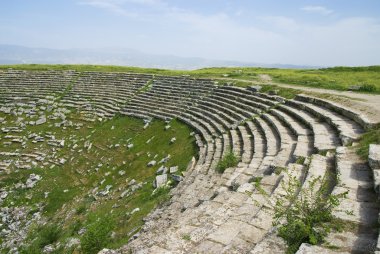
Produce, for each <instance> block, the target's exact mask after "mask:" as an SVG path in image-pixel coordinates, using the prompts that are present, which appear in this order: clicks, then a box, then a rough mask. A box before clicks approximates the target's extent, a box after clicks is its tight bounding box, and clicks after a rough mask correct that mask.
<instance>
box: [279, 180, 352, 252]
mask: <svg viewBox="0 0 380 254" xmlns="http://www.w3.org/2000/svg"><path fill="white" fill-rule="evenodd" d="M287 175H288V177H289V181H288V183H287V184H284V183H282V188H283V189H284V190H285V196H284V197H283V198H279V199H277V201H276V204H275V206H274V212H275V213H274V219H275V220H274V222H273V225H274V226H278V234H279V236H280V237H282V238H283V239H284V240H285V241H286V243H287V245H288V249H287V253H295V252H296V251H297V250H298V248H299V246H300V245H301V244H302V243H310V244H313V245H315V244H321V243H323V242H324V240H325V238H326V236H327V235H328V234H329V233H330V232H331V231H332V230H340V229H341V227H342V223H340V222H339V220H338V219H337V218H335V217H334V216H333V214H332V211H333V210H334V209H335V208H336V207H338V206H339V204H340V202H341V200H342V199H343V198H345V197H346V195H347V194H348V193H347V192H345V193H340V194H331V193H329V192H328V190H329V183H328V181H326V179H327V178H328V177H326V179H324V178H321V177H314V178H311V179H310V182H309V184H308V186H307V187H305V186H303V187H302V183H301V181H300V180H299V179H298V178H297V177H296V176H293V175H291V174H290V173H287ZM301 187H302V188H301Z"/></svg>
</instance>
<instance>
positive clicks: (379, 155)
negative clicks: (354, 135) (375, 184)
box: [368, 144, 380, 170]
mask: <svg viewBox="0 0 380 254" xmlns="http://www.w3.org/2000/svg"><path fill="white" fill-rule="evenodd" d="M368 163H369V166H370V167H371V168H372V169H379V170H380V145H375V144H371V145H369V155H368Z"/></svg>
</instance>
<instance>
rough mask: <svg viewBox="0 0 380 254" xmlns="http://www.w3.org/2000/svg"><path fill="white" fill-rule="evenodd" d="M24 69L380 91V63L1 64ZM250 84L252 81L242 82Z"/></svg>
mask: <svg viewBox="0 0 380 254" xmlns="http://www.w3.org/2000/svg"><path fill="white" fill-rule="evenodd" d="M8 68H13V69H23V70H76V71H79V72H82V71H99V72H133V73H149V74H159V75H168V76H179V75H190V76H191V77H198V78H214V79H221V80H226V79H230V80H235V81H236V82H238V81H239V80H240V81H252V82H261V79H260V75H261V74H267V75H269V76H270V77H271V78H272V80H273V83H284V84H292V85H295V86H297V85H299V86H308V87H315V88H325V89H334V90H342V91H344V90H348V88H349V87H351V86H358V87H360V89H359V92H366V93H380V66H370V67H334V68H325V69H276V68H204V69H199V70H191V71H182V70H165V69H148V68H138V67H124V66H98V65H37V64H29V65H0V69H8ZM241 84H243V85H244V84H246V85H251V83H249V82H248V83H241Z"/></svg>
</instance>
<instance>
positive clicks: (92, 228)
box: [81, 217, 115, 254]
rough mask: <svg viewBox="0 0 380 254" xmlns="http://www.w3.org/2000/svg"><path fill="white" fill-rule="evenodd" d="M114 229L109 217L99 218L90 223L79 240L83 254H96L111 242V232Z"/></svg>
mask: <svg viewBox="0 0 380 254" xmlns="http://www.w3.org/2000/svg"><path fill="white" fill-rule="evenodd" d="M114 227H115V223H114V221H113V220H112V219H111V218H110V217H100V218H97V219H96V220H95V221H94V222H92V223H90V224H89V225H88V227H87V230H86V232H85V233H84V235H83V237H82V238H81V245H82V246H81V247H82V248H81V250H82V252H83V253H89V254H91V253H97V252H98V251H100V250H101V249H102V248H103V247H104V246H105V245H106V244H107V243H108V242H110V240H111V236H112V230H113V229H114Z"/></svg>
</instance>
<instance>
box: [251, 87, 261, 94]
mask: <svg viewBox="0 0 380 254" xmlns="http://www.w3.org/2000/svg"><path fill="white" fill-rule="evenodd" d="M261 89H262V86H250V87H248V90H251V91H252V92H254V93H256V92H260V90H261Z"/></svg>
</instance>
